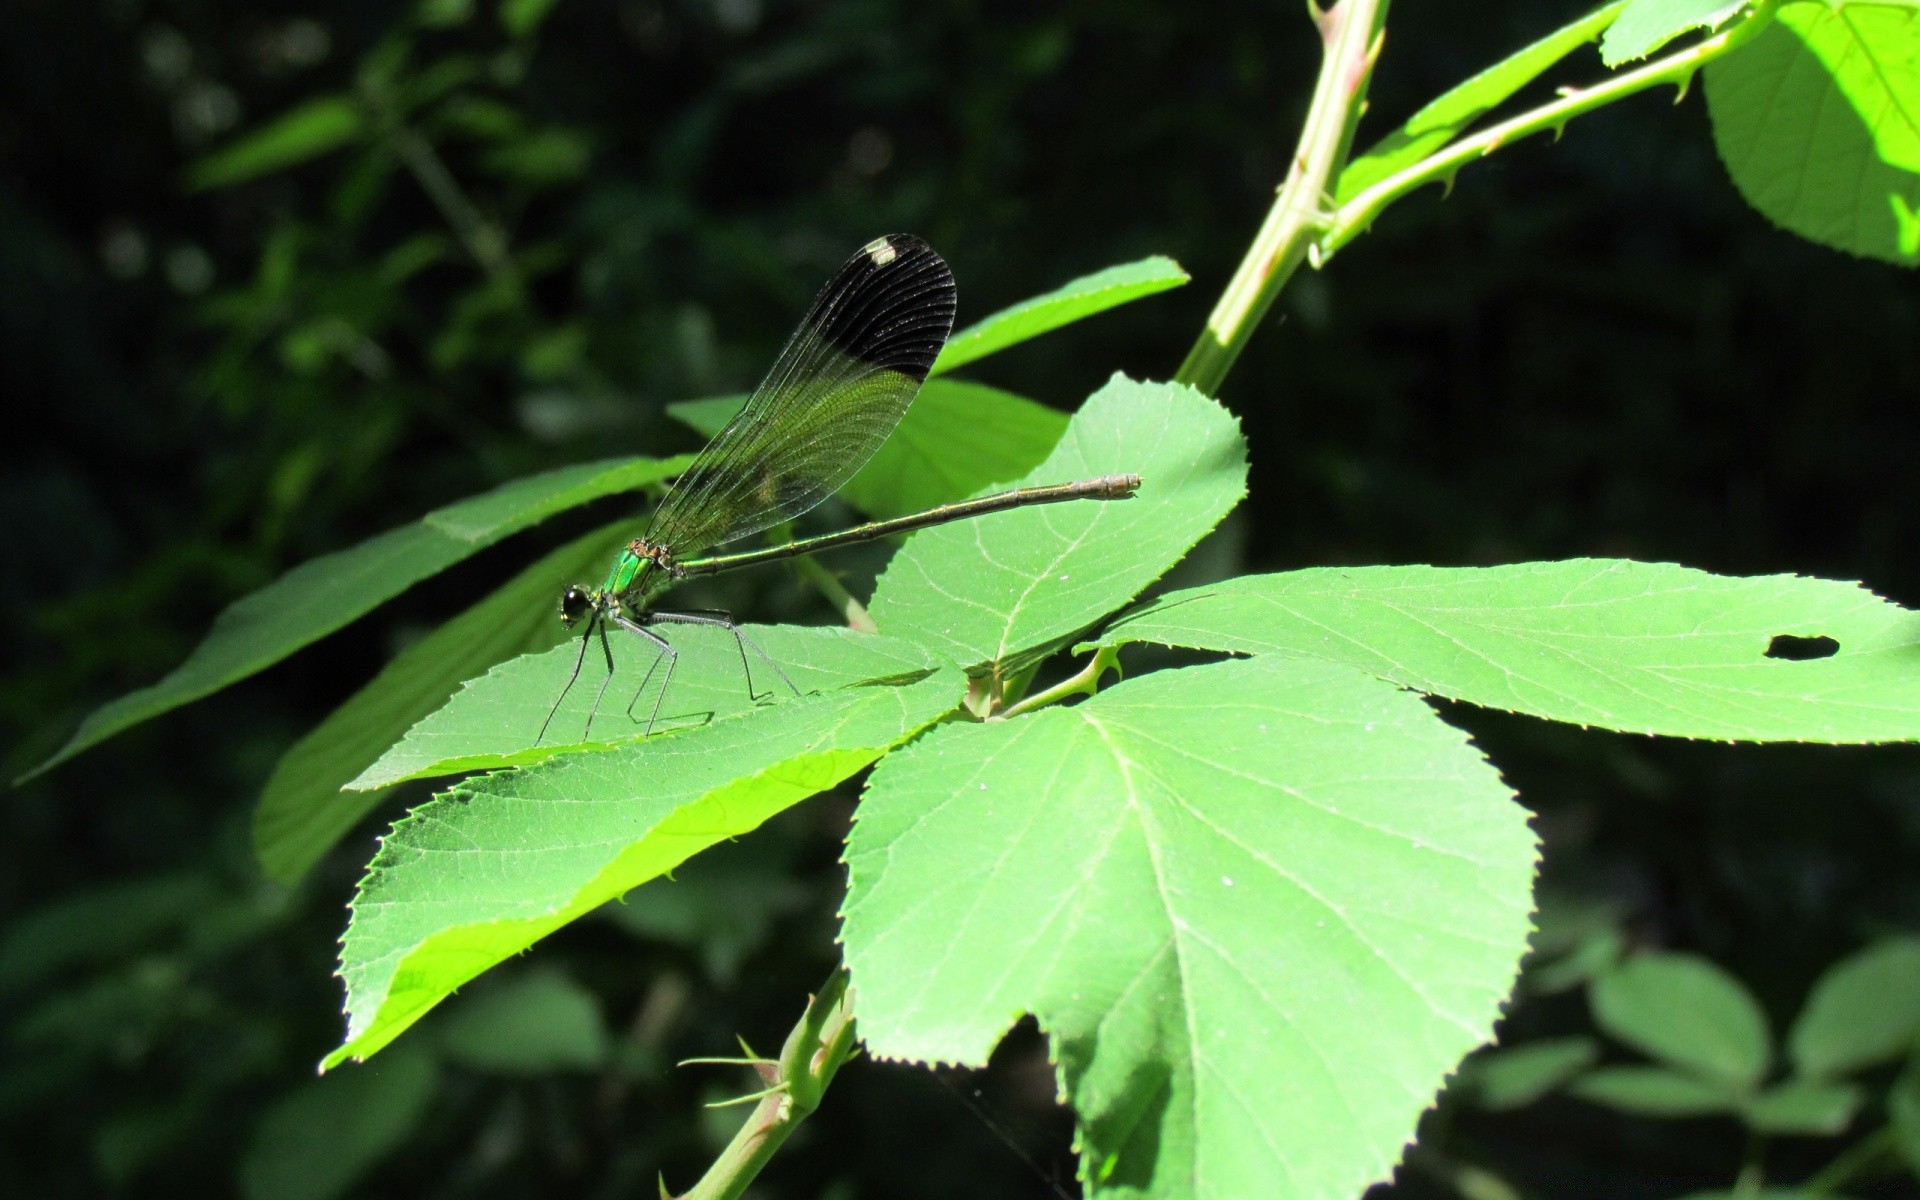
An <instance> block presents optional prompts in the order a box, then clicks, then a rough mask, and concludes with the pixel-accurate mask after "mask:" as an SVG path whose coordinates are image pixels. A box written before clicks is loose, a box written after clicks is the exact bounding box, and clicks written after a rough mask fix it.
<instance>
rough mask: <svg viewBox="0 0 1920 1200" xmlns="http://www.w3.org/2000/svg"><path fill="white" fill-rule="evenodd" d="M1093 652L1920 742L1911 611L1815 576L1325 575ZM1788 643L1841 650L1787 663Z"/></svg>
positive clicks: (1211, 595) (1687, 722)
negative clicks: (1291, 661)
mask: <svg viewBox="0 0 1920 1200" xmlns="http://www.w3.org/2000/svg"><path fill="white" fill-rule="evenodd" d="M1783 636H1785V637H1789V638H1792V637H1797V638H1800V639H1803V641H1802V642H1800V643H1781V642H1780V641H1779V640H1778V639H1781V638H1782V637H1783ZM1102 640H1103V641H1104V642H1106V643H1108V644H1112V645H1121V644H1125V643H1127V642H1134V641H1145V642H1161V643H1165V644H1168V645H1175V646H1190V647H1194V648H1197V649H1208V650H1223V651H1230V652H1234V653H1241V654H1288V655H1306V656H1310V657H1316V658H1330V659H1334V660H1336V661H1339V662H1345V663H1350V664H1352V665H1354V666H1357V667H1359V668H1361V669H1362V670H1365V671H1369V672H1372V673H1374V674H1376V675H1378V676H1380V677H1381V678H1382V679H1389V680H1392V681H1393V682H1395V683H1398V684H1401V685H1402V686H1405V687H1410V688H1414V689H1416V690H1418V691H1422V692H1429V693H1432V694H1435V695H1440V696H1447V697H1450V698H1452V699H1456V700H1466V701H1470V702H1472V703H1474V704H1483V705H1486V706H1487V707H1489V708H1501V709H1510V710H1512V711H1515V712H1523V713H1530V714H1532V715H1534V716H1539V717H1546V718H1548V719H1551V720H1557V721H1572V722H1577V723H1579V724H1582V725H1595V726H1600V727H1602V728H1606V729H1618V730H1624V731H1628V732H1633V733H1657V734H1669V735H1675V736H1681V737H1705V738H1728V739H1752V740H1799V741H1815V742H1872V741H1894V740H1906V739H1912V738H1915V737H1920V615H1916V614H1915V613H1913V612H1910V611H1908V610H1907V609H1904V608H1901V607H1899V606H1898V605H1894V604H1890V603H1888V602H1887V601H1885V600H1882V599H1880V598H1879V597H1877V596H1875V595H1874V594H1873V593H1871V592H1869V591H1867V590H1866V589H1864V588H1862V587H1860V586H1859V585H1858V584H1854V583H1842V582H1835V581H1832V580H1825V579H1804V578H1800V577H1798V576H1791V575H1768V576H1758V577H1749V578H1738V577H1729V576H1723V575H1713V574H1709V573H1708V572H1706V571H1698V570H1693V569H1691V568H1688V567H1678V566H1673V565H1671V564H1667V563H1637V562H1629V561H1624V560H1617V559H1574V560H1570V561H1567V562H1542V563H1518V564H1515V565H1513V566H1507V567H1486V568H1450V567H1337V568H1336V567H1329V568H1318V569H1312V570H1305V571H1291V572H1287V573H1284V574H1278V575H1249V576H1243V577H1241V578H1238V579H1231V580H1226V581H1223V582H1221V583H1218V584H1210V585H1208V586H1206V587H1203V588H1194V589H1191V590H1188V591H1184V592H1173V593H1170V594H1168V595H1166V596H1162V597H1160V598H1159V599H1157V600H1155V601H1154V602H1153V603H1151V604H1148V605H1146V606H1145V607H1143V608H1142V609H1140V610H1138V611H1137V612H1135V613H1133V614H1130V615H1128V616H1126V617H1124V618H1122V619H1121V620H1120V621H1118V622H1116V623H1115V624H1114V625H1113V626H1112V627H1111V628H1109V629H1108V630H1107V632H1106V633H1105V634H1104V635H1103V637H1102ZM1783 644H1792V645H1798V646H1801V647H1803V648H1804V650H1805V652H1807V653H1813V654H1818V653H1819V652H1820V651H1821V650H1822V649H1825V648H1827V647H1828V646H1829V644H1830V645H1831V649H1832V651H1833V652H1832V653H1831V654H1829V655H1828V656H1826V657H1811V658H1808V657H1805V656H1804V655H1801V656H1798V657H1794V656H1783V654H1782V651H1781V649H1780V647H1781V646H1782V645H1783ZM1770 652H1772V654H1773V656H1772V657H1770V656H1769V653H1770Z"/></svg>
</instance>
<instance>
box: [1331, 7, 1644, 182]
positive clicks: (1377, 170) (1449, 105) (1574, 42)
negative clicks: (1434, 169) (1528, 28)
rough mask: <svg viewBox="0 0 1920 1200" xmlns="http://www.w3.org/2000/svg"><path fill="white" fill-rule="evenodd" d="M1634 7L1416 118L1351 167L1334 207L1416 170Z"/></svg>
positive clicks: (1522, 57)
mask: <svg viewBox="0 0 1920 1200" xmlns="http://www.w3.org/2000/svg"><path fill="white" fill-rule="evenodd" d="M1628 2H1629V0H1616V2H1615V3H1613V4H1609V5H1606V6H1605V7H1602V8H1599V9H1596V10H1595V11H1593V12H1591V13H1589V14H1587V15H1586V16H1584V17H1582V18H1580V19H1579V20H1577V21H1575V22H1574V23H1573V24H1571V25H1566V26H1563V27H1561V28H1560V29H1556V30H1555V31H1553V32H1552V33H1550V34H1548V35H1547V36H1546V37H1544V38H1541V39H1540V40H1539V41H1537V42H1535V43H1534V44H1533V45H1531V46H1528V47H1527V48H1526V49H1524V50H1521V51H1520V52H1519V53H1517V54H1513V55H1510V56H1508V57H1507V58H1505V59H1502V60H1501V61H1500V62H1498V63H1495V64H1494V65H1493V66H1491V67H1488V68H1487V69H1486V70H1484V71H1482V72H1480V73H1479V74H1478V75H1475V76H1474V77H1473V78H1471V79H1469V80H1467V81H1466V82H1465V83H1462V84H1460V85H1459V86H1457V87H1454V88H1452V89H1450V90H1449V91H1447V92H1446V93H1444V94H1443V95H1441V96H1440V97H1439V98H1438V99H1436V100H1434V101H1433V102H1431V103H1430V104H1428V105H1427V106H1426V107H1425V108H1422V109H1421V110H1420V111H1419V112H1417V113H1415V114H1413V116H1412V117H1410V118H1408V120H1407V123H1406V124H1405V125H1402V126H1401V127H1400V128H1398V129H1396V130H1394V131H1393V132H1392V133H1390V134H1388V135H1387V136H1386V137H1384V138H1382V139H1381V140H1380V141H1379V142H1377V143H1375V144H1374V146H1373V148H1372V149H1370V150H1368V151H1367V152H1366V153H1365V154H1362V155H1360V156H1359V157H1358V158H1355V159H1354V160H1353V161H1352V162H1350V163H1348V164H1347V166H1346V168H1345V169H1344V170H1342V171H1341V172H1340V179H1339V182H1338V183H1337V184H1336V185H1335V187H1334V203H1335V204H1336V205H1339V204H1345V203H1346V202H1347V201H1349V200H1351V199H1353V198H1354V197H1355V196H1357V195H1359V194H1360V193H1361V192H1364V191H1366V190H1367V189H1368V188H1370V187H1372V186H1373V185H1374V184H1376V183H1378V182H1380V181H1381V180H1382V179H1385V178H1386V177H1387V176H1389V175H1392V174H1394V173H1396V172H1399V171H1402V170H1405V169H1406V168H1408V167H1411V166H1412V165H1414V164H1415V163H1417V162H1419V161H1420V160H1422V159H1424V158H1426V157H1427V156H1428V155H1430V154H1432V153H1433V152H1434V151H1436V150H1439V149H1440V148H1441V147H1443V146H1445V145H1447V144H1448V143H1449V142H1451V141H1453V139H1454V138H1456V137H1459V136H1460V135H1461V134H1462V133H1464V132H1466V130H1467V129H1468V128H1470V127H1471V126H1472V125H1473V123H1474V122H1476V121H1478V120H1479V119H1480V118H1481V117H1483V116H1485V115H1486V114H1487V113H1489V112H1492V111H1493V110H1494V109H1495V108H1497V107H1499V106H1500V105H1501V104H1503V103H1505V102H1506V101H1507V100H1508V99H1509V98H1511V97H1512V96H1513V94H1514V93H1515V92H1517V91H1519V90H1520V89H1521V88H1523V87H1525V86H1527V85H1528V84H1529V83H1532V82H1533V81H1534V80H1535V79H1538V78H1539V77H1540V76H1541V75H1542V74H1543V73H1545V72H1546V70H1547V69H1548V68H1549V67H1551V66H1553V65H1554V64H1555V63H1557V62H1559V61H1560V60H1561V59H1563V58H1565V57H1566V56H1567V55H1569V54H1571V53H1573V52H1574V51H1575V50H1578V49H1579V48H1580V47H1582V46H1584V45H1586V44H1587V43H1588V42H1591V41H1592V40H1593V39H1594V38H1596V37H1599V36H1600V33H1601V31H1602V30H1604V29H1606V28H1607V26H1609V25H1611V24H1612V23H1613V21H1614V18H1615V17H1616V16H1618V15H1619V12H1620V10H1621V9H1623V8H1625V7H1626V6H1627V4H1628Z"/></svg>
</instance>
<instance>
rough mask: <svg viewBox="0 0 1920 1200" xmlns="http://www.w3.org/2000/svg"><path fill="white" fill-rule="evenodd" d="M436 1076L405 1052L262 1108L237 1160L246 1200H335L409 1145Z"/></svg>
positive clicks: (426, 1058)
mask: <svg viewBox="0 0 1920 1200" xmlns="http://www.w3.org/2000/svg"><path fill="white" fill-rule="evenodd" d="M438 1075H439V1070H438V1068H437V1067H436V1066H435V1064H434V1061H433V1058H432V1056H431V1055H429V1054H426V1053H424V1052H421V1051H419V1050H414V1049H408V1050H407V1051H405V1052H403V1053H397V1054H394V1055H392V1056H391V1057H389V1058H383V1059H381V1060H380V1062H379V1063H378V1064H374V1065H369V1066H364V1067H356V1068H354V1069H352V1070H349V1071H341V1072H338V1073H336V1074H333V1075H328V1076H326V1077H324V1078H321V1079H315V1080H311V1081H310V1082H307V1083H303V1084H301V1085H300V1086H299V1087H298V1088H297V1089H295V1090H294V1091H293V1092H291V1093H290V1094H288V1095H287V1096H285V1097H282V1098H281V1099H280V1100H279V1101H277V1102H275V1103H274V1104H273V1105H272V1106H271V1107H269V1108H268V1109H267V1111H266V1112H265V1114H263V1115H262V1116H261V1118H260V1122H259V1124H258V1125H256V1126H255V1127H254V1130H253V1136H252V1138H251V1139H250V1140H249V1141H248V1144H247V1150H246V1154H245V1156H244V1157H243V1158H242V1159H241V1160H240V1188H241V1191H242V1193H243V1194H245V1195H246V1196H247V1198H248V1200H332V1198H333V1197H335V1196H344V1195H346V1194H348V1193H349V1192H350V1191H351V1190H352V1189H353V1185H354V1184H355V1183H357V1182H358V1181H359V1180H360V1179H361V1177H362V1176H364V1175H365V1174H366V1173H367V1172H368V1171H369V1170H371V1169H372V1168H373V1167H375V1166H377V1165H378V1164H379V1163H380V1161H381V1160H382V1159H384V1158H386V1157H387V1156H388V1155H389V1154H392V1153H393V1152H394V1151H396V1150H398V1149H399V1148H400V1147H401V1146H402V1145H404V1144H406V1142H407V1140H408V1138H409V1137H411V1136H412V1134H413V1131H414V1128H415V1127H416V1126H417V1125H418V1124H419V1123H420V1120H421V1118H423V1117H424V1116H425V1115H426V1113H427V1108H428V1105H429V1104H430V1103H431V1102H432V1100H433V1093H434V1085H435V1082H436V1079H437V1077H438Z"/></svg>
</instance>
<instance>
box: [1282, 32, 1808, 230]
mask: <svg viewBox="0 0 1920 1200" xmlns="http://www.w3.org/2000/svg"><path fill="white" fill-rule="evenodd" d="M1777 3H1778V0H1760V3H1757V4H1755V5H1754V7H1753V11H1751V12H1749V13H1748V14H1747V15H1746V16H1745V17H1742V18H1740V19H1739V20H1737V21H1736V22H1735V23H1733V24H1732V25H1729V26H1728V27H1727V28H1725V29H1723V30H1721V31H1720V32H1719V33H1716V34H1714V35H1712V36H1711V37H1706V38H1702V39H1701V40H1700V41H1698V42H1695V43H1694V44H1693V45H1691V46H1688V47H1687V48H1685V49H1684V50H1678V51H1675V52H1674V53H1672V54H1669V55H1667V56H1666V57H1665V58H1658V59H1655V60H1653V61H1652V62H1650V63H1647V64H1646V65H1645V66H1642V67H1638V68H1635V69H1634V70H1631V71H1624V72H1622V73H1620V74H1618V75H1615V76H1612V77H1610V78H1608V79H1606V80H1603V81H1602V82H1600V83H1596V84H1594V85H1593V86H1592V87H1586V88H1567V89H1564V90H1563V93H1562V95H1561V96H1560V98H1559V99H1557V100H1553V101H1551V102H1549V103H1547V104H1543V105H1541V106H1540V107H1538V108H1535V109H1532V110H1530V111H1528V112H1524V113H1521V114H1519V115H1518V116H1515V117H1510V118H1508V119H1507V120H1505V121H1501V122H1500V123H1499V124H1497V125H1490V126H1488V127H1487V128H1485V129H1483V130H1481V131H1480V132H1478V133H1475V134H1473V135H1471V136H1469V137H1464V138H1461V139H1460V140H1459V141H1457V142H1453V143H1451V144H1449V145H1448V146H1446V147H1445V148H1444V149H1442V150H1439V151H1437V152H1436V153H1434V154H1432V155H1430V156H1428V157H1426V158H1423V159H1421V160H1420V161H1419V162H1417V163H1414V164H1413V165H1411V166H1409V167H1407V168H1406V169H1404V170H1401V171H1396V172H1394V173H1393V174H1392V175H1389V176H1387V177H1386V178H1385V179H1382V180H1381V181H1380V182H1378V183H1376V184H1374V185H1373V186H1372V187H1370V188H1368V189H1367V190H1365V191H1363V192H1361V193H1360V194H1359V195H1357V196H1355V197H1354V198H1353V199H1351V200H1349V201H1347V202H1346V203H1345V204H1343V205H1341V206H1340V208H1339V211H1337V212H1335V213H1334V214H1333V218H1332V220H1330V221H1329V222H1328V223H1327V226H1326V230H1325V232H1324V234H1323V235H1322V237H1321V241H1320V246H1319V251H1320V254H1321V256H1322V257H1323V258H1328V257H1331V256H1332V255H1333V253H1334V252H1335V251H1337V250H1339V249H1340V248H1341V247H1342V246H1344V245H1346V244H1347V243H1348V242H1350V241H1352V240H1353V239H1354V238H1355V237H1356V236H1357V235H1359V234H1360V233H1361V232H1363V231H1364V230H1365V229H1366V228H1367V226H1368V225H1370V224H1372V223H1373V219H1374V218H1375V217H1377V216H1379V215H1380V211H1381V210H1382V209H1384V208H1386V207H1387V205H1389V204H1391V203H1393V202H1394V201H1395V200H1398V199H1400V198H1401V197H1402V196H1405V195H1406V194H1407V193H1409V192H1411V191H1413V190H1415V189H1416V188H1419V187H1422V186H1424V185H1426V184H1429V183H1436V182H1439V181H1441V180H1449V181H1451V179H1452V178H1453V175H1454V174H1455V172H1457V171H1459V170H1460V168H1461V167H1463V166H1465V165H1466V164H1467V163H1469V162H1471V161H1472V160H1474V159H1476V158H1484V157H1485V156H1487V155H1489V154H1492V153H1493V152H1494V151H1495V150H1498V149H1500V148H1501V147H1502V146H1504V145H1507V144H1508V143H1510V142H1516V141H1518V140H1520V139H1521V138H1523V137H1526V136H1527V135H1529V134H1534V133H1544V132H1546V131H1547V130H1553V131H1555V134H1556V136H1557V135H1558V131H1560V130H1561V129H1564V128H1565V127H1566V124H1567V122H1568V121H1571V120H1572V119H1573V118H1575V117H1577V116H1581V115H1583V114H1585V113H1589V112H1592V111H1594V110H1595V109H1598V108H1603V107H1605V106H1606V105H1608V104H1612V103H1614V102H1615V101H1617V100H1620V99H1623V98H1624V97H1627V96H1631V95H1633V94H1634V93H1635V92H1641V91H1645V90H1646V89H1648V88H1651V87H1658V86H1660V85H1662V84H1672V85H1675V86H1677V87H1679V88H1680V89H1681V91H1682V93H1683V94H1684V92H1685V90H1686V85H1687V83H1688V81H1689V80H1691V79H1692V78H1693V73H1694V72H1695V71H1698V70H1699V69H1700V68H1701V67H1702V66H1704V65H1705V64H1707V63H1708V62H1710V61H1712V60H1713V59H1716V58H1719V57H1720V56H1721V55H1723V54H1727V53H1730V52H1732V51H1733V50H1736V49H1738V48H1739V47H1740V46H1741V45H1742V44H1744V43H1745V42H1747V41H1748V40H1749V39H1751V38H1752V37H1753V36H1754V35H1755V34H1757V33H1759V32H1760V31H1761V30H1762V29H1764V28H1766V26H1767V25H1768V23H1769V22H1771V21H1772V19H1773V10H1774V8H1775V7H1777Z"/></svg>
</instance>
